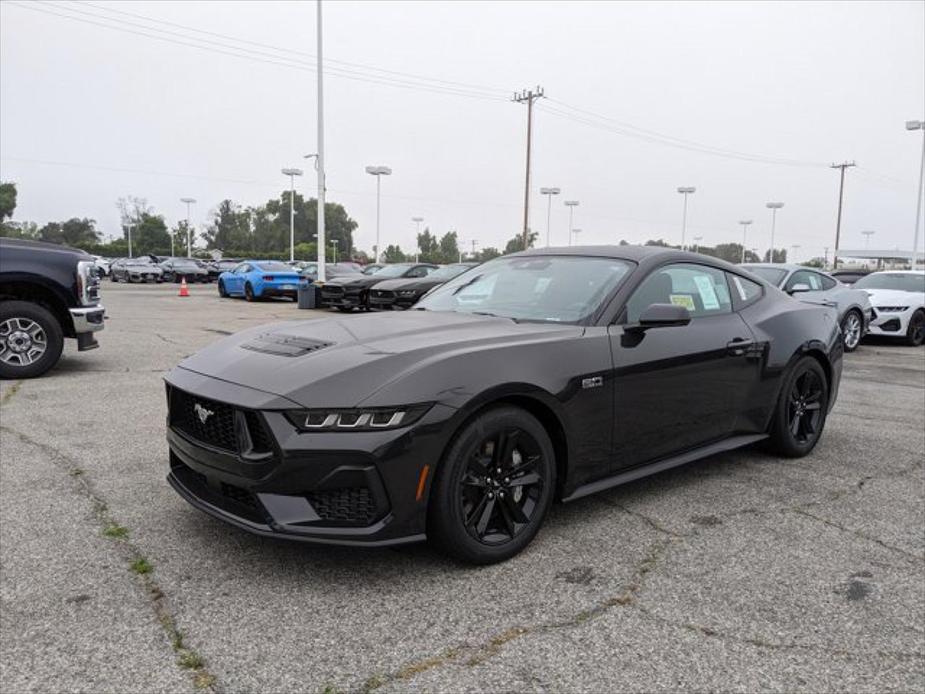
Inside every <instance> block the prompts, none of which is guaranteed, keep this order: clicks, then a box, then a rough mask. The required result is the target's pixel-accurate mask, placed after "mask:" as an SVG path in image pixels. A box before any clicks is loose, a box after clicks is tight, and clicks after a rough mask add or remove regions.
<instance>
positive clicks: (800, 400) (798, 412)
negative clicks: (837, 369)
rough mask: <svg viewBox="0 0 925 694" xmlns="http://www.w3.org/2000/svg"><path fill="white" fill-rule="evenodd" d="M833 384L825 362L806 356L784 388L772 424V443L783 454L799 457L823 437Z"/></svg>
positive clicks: (795, 367) (794, 369) (791, 373)
mask: <svg viewBox="0 0 925 694" xmlns="http://www.w3.org/2000/svg"><path fill="white" fill-rule="evenodd" d="M828 402H829V386H828V381H827V378H826V375H825V372H824V371H823V370H822V366H821V365H820V364H819V362H818V361H816V360H815V359H814V358H813V357H803V358H802V359H800V360H799V361H798V362H797V363H796V364H795V365H794V367H793V369H792V370H791V372H790V375H789V377H788V378H787V379H786V381H785V383H784V387H783V389H782V390H781V394H780V398H779V400H778V404H777V410H776V411H775V413H774V419H773V422H772V427H771V438H770V442H771V446H772V447H773V448H774V450H775V451H776V452H778V453H780V454H781V455H785V456H787V457H791V458H799V457H801V456H804V455H806V454H807V453H809V452H810V451H811V450H812V449H813V448H814V447H815V445H816V443H817V442H818V441H819V437H820V436H821V435H822V429H823V427H824V426H825V419H826V414H827V411H828Z"/></svg>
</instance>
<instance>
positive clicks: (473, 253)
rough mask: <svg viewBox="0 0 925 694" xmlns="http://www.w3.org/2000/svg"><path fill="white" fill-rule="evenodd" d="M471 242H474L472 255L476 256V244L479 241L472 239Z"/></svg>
mask: <svg viewBox="0 0 925 694" xmlns="http://www.w3.org/2000/svg"><path fill="white" fill-rule="evenodd" d="M469 243H471V244H472V257H473V258H475V244H477V243H478V240H476V239H472V241H470V242H469Z"/></svg>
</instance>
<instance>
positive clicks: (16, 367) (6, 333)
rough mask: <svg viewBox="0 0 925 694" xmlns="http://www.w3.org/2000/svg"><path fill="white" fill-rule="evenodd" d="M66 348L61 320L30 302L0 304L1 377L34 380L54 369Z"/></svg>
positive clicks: (42, 307) (5, 302)
mask: <svg viewBox="0 0 925 694" xmlns="http://www.w3.org/2000/svg"><path fill="white" fill-rule="evenodd" d="M63 348H64V334H63V333H62V331H61V326H60V325H59V324H58V320H57V319H56V318H55V317H54V316H53V315H52V313H51V311H49V310H48V309H46V308H45V307H44V306H39V305H38V304H33V303H31V302H28V301H4V302H3V303H2V304H0V378H34V377H36V376H41V375H42V374H43V373H45V372H46V371H48V369H50V368H51V367H52V366H54V365H55V364H56V363H57V362H58V359H59V358H60V357H61V350H62V349H63Z"/></svg>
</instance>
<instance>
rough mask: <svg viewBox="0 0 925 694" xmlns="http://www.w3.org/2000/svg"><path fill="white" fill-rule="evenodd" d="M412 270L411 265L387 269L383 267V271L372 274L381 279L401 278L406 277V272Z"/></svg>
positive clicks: (389, 266)
mask: <svg viewBox="0 0 925 694" xmlns="http://www.w3.org/2000/svg"><path fill="white" fill-rule="evenodd" d="M410 269H411V266H410V265H386V266H385V267H383V268H381V269H379V270H376V271H375V272H373V273H371V274H373V275H375V276H376V277H379V278H383V277H401V276H402V275H404V274H405V273H406V272H408V270H410Z"/></svg>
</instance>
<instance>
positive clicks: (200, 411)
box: [193, 402, 215, 424]
mask: <svg viewBox="0 0 925 694" xmlns="http://www.w3.org/2000/svg"><path fill="white" fill-rule="evenodd" d="M193 412H195V413H196V414H197V415H199V421H200V422H202V423H203V424H205V423H206V420H207V419H208V418H209V417H211V416H212V415H213V414H215V413H214V412H213V411H212V410H207V409H206V408H205V407H203V406H202V405H200V404H199V403H198V402H197V403H196V404H195V405H193Z"/></svg>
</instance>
